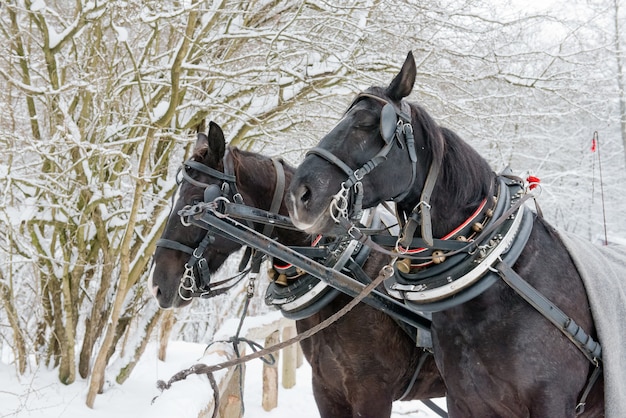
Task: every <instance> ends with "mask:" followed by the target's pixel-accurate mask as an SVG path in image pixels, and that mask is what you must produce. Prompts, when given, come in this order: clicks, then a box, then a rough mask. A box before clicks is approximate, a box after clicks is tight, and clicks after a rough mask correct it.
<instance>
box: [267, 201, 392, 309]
mask: <svg viewBox="0 0 626 418" xmlns="http://www.w3.org/2000/svg"><path fill="white" fill-rule="evenodd" d="M360 225H363V226H366V227H368V228H378V227H379V225H380V218H379V217H378V215H377V213H376V211H375V210H366V211H365V212H364V213H363V215H362V217H361V223H360ZM292 249H293V250H295V251H297V252H299V253H301V254H306V255H307V256H309V257H310V258H312V259H313V260H315V261H317V262H319V263H322V264H324V265H326V266H329V267H332V268H333V269H334V270H337V271H343V272H345V273H346V274H348V275H349V276H351V277H353V278H355V279H356V280H359V281H360V282H361V283H364V284H366V283H369V282H370V280H369V277H368V276H367V275H366V274H365V273H364V272H363V270H362V267H363V265H364V264H365V261H367V258H368V256H369V254H370V248H369V247H367V246H364V245H363V244H361V243H360V242H358V241H356V240H345V239H343V240H337V239H334V240H327V239H326V238H324V237H322V236H318V237H317V238H316V239H315V240H314V241H313V243H312V245H311V247H306V248H303V247H292ZM268 275H269V276H270V279H271V280H272V282H271V283H270V284H269V286H268V287H267V291H266V293H265V303H266V304H267V305H270V306H275V307H277V308H279V309H280V310H281V312H282V314H283V315H284V316H285V317H286V318H289V319H295V320H300V319H304V318H307V317H309V316H311V315H313V314H315V313H317V312H319V311H320V310H321V309H322V308H323V307H325V306H326V305H328V304H329V303H330V302H331V301H333V300H334V299H335V298H336V297H337V296H338V295H339V294H340V293H341V292H340V291H339V290H337V289H335V288H333V287H332V286H330V285H329V284H328V283H326V282H325V281H323V280H320V279H319V278H317V277H315V276H313V275H311V274H308V273H306V272H304V271H303V270H301V269H299V268H297V267H296V266H294V265H293V264H289V263H282V262H279V261H274V262H273V264H272V268H271V269H270V270H269V271H268Z"/></svg>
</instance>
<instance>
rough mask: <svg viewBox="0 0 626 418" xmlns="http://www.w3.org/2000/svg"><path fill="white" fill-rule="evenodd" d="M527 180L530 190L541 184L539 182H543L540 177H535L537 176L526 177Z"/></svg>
mask: <svg viewBox="0 0 626 418" xmlns="http://www.w3.org/2000/svg"><path fill="white" fill-rule="evenodd" d="M526 181H527V182H528V188H529V189H530V190H532V189H534V188H535V187H537V186H538V185H539V183H541V180H540V179H539V177H535V176H528V177H526Z"/></svg>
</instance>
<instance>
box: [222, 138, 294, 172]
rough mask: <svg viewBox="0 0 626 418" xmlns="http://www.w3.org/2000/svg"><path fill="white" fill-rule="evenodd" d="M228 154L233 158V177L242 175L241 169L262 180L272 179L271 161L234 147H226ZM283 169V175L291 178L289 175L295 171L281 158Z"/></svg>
mask: <svg viewBox="0 0 626 418" xmlns="http://www.w3.org/2000/svg"><path fill="white" fill-rule="evenodd" d="M228 152H229V153H230V155H231V156H232V158H233V162H234V166H235V167H234V169H235V175H236V176H238V177H239V176H240V175H243V173H242V172H241V171H242V167H245V169H246V170H247V171H249V172H252V173H255V176H261V177H262V178H273V177H274V173H275V170H274V164H273V163H272V159H271V158H269V157H266V156H264V155H262V154H258V153H256V152H251V151H245V150H242V149H239V148H237V147H234V146H228ZM281 162H282V164H283V167H284V168H285V174H286V175H289V177H291V174H292V173H293V172H294V171H295V168H293V167H292V166H290V165H289V164H287V163H285V161H284V160H283V159H282V158H281Z"/></svg>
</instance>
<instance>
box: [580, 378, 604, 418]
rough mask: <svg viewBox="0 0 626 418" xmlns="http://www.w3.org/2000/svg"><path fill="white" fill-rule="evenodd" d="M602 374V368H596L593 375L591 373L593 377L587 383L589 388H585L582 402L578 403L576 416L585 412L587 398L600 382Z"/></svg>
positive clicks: (581, 397) (581, 396)
mask: <svg viewBox="0 0 626 418" xmlns="http://www.w3.org/2000/svg"><path fill="white" fill-rule="evenodd" d="M601 374H602V367H599V366H596V368H595V369H594V370H593V373H591V377H590V378H589V381H588V382H587V386H585V390H584V391H583V393H582V395H580V400H579V401H578V405H576V415H580V414H582V413H583V412H585V405H586V404H587V396H589V393H590V392H591V389H592V388H593V385H594V384H595V383H596V381H597V380H598V378H599V377H600V375H601Z"/></svg>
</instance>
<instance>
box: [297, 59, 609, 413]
mask: <svg viewBox="0 0 626 418" xmlns="http://www.w3.org/2000/svg"><path fill="white" fill-rule="evenodd" d="M415 77H416V66H415V60H414V58H413V55H412V53H409V55H408V56H407V59H406V61H405V63H404V64H403V66H402V69H401V70H400V72H399V73H398V74H397V75H396V76H395V77H394V79H393V81H392V82H391V83H390V84H389V86H388V87H386V88H385V87H370V88H369V89H367V90H366V91H364V92H363V93H360V94H359V95H358V96H357V98H356V99H355V100H354V101H353V102H352V104H351V105H350V107H349V108H348V110H347V111H346V113H345V114H344V116H343V118H342V119H341V121H339V123H338V124H337V125H336V126H335V127H334V128H333V129H332V130H331V131H330V133H328V134H327V135H326V136H325V137H324V138H322V140H321V142H320V143H319V145H318V147H316V148H314V149H312V150H311V151H310V152H309V153H308V155H307V157H306V158H305V159H304V160H303V162H302V164H301V165H300V166H299V167H298V169H297V171H296V173H295V174H294V176H293V178H292V182H291V186H290V189H289V192H288V195H287V196H286V199H285V200H286V201H287V203H288V207H289V212H290V215H291V219H292V221H293V223H294V224H295V225H296V226H298V227H299V228H301V229H302V230H305V231H307V232H309V233H320V234H324V233H329V232H330V231H335V230H336V228H337V223H341V222H342V221H344V220H345V219H346V218H347V216H342V215H345V214H349V212H350V209H351V207H352V206H351V203H352V202H354V201H355V200H358V199H356V197H355V196H358V195H359V193H361V199H362V206H363V207H373V206H375V205H377V204H379V203H380V202H383V201H387V200H392V199H393V200H395V201H396V204H397V208H398V218H399V221H400V222H402V223H404V225H405V226H404V228H405V229H404V231H405V233H404V235H402V234H401V235H400V237H399V238H398V242H397V245H396V247H395V248H396V253H397V254H398V255H401V256H403V255H411V254H419V252H414V253H411V251H409V250H408V248H415V247H414V246H411V243H414V242H418V243H419V245H418V247H420V248H419V250H420V251H422V253H423V251H424V250H428V249H429V248H436V246H437V243H439V244H441V243H444V240H445V239H447V238H450V237H451V240H453V241H456V243H454V242H453V243H450V244H447V245H453V244H458V245H457V246H456V247H444V250H443V251H439V252H437V253H435V252H433V253H432V254H431V257H430V261H429V262H427V261H426V260H428V257H423V259H422V263H421V264H419V263H417V264H415V263H414V262H415V261H416V260H417V259H418V257H417V256H415V257H414V259H413V260H412V262H411V263H410V266H409V265H406V264H405V265H404V268H403V270H404V272H405V273H407V274H405V276H403V277H404V281H403V282H402V280H400V279H397V282H396V284H395V285H394V286H395V289H400V290H399V291H398V292H397V293H398V296H397V297H399V298H407V299H411V298H413V299H412V300H407V302H408V303H414V304H415V306H416V307H419V306H420V301H419V300H418V299H419V297H421V296H422V293H420V291H421V290H423V289H426V290H429V286H433V287H434V285H435V282H434V280H435V279H434V277H436V275H434V274H433V276H432V277H426V276H427V275H428V274H429V271H430V269H431V267H432V268H433V269H437V268H442V267H441V266H443V265H444V264H443V262H444V261H445V258H444V257H445V255H446V252H448V254H450V255H454V256H455V257H456V256H459V254H461V256H462V257H470V256H471V253H473V252H472V251H470V252H469V253H465V254H463V251H464V248H470V247H469V246H468V244H467V243H470V244H471V241H472V239H473V238H471V237H472V236H475V235H476V234H478V233H479V232H480V231H481V230H482V229H483V228H484V229H485V232H487V231H486V230H487V229H491V230H495V228H497V227H498V228H500V227H502V223H504V222H512V221H511V219H528V220H529V222H527V224H528V227H527V228H526V229H527V231H528V233H527V235H526V238H525V239H527V241H526V244H525V246H523V244H522V245H521V246H520V248H519V252H518V256H517V260H516V261H515V262H514V264H513V269H514V270H515V271H516V272H517V273H518V274H519V276H521V277H523V278H524V279H525V280H527V281H528V282H529V283H530V284H531V285H532V286H534V287H535V288H536V289H538V290H539V292H541V293H542V294H543V295H544V296H545V297H547V298H548V299H549V300H551V301H552V302H553V303H554V304H555V305H556V306H558V307H559V308H561V309H562V311H564V312H566V313H567V314H568V315H569V316H570V318H572V319H573V320H574V321H576V323H577V324H578V325H579V326H580V327H581V328H582V329H584V330H586V331H587V332H588V333H590V334H591V335H592V336H593V337H595V334H596V331H595V328H594V323H593V320H592V317H591V313H590V306H589V301H588V298H587V295H586V293H585V289H584V287H583V282H582V279H581V277H580V275H579V273H578V271H577V269H576V268H575V266H574V264H573V262H572V260H571V258H570V255H569V254H568V252H567V251H566V249H565V247H564V245H563V244H562V242H561V240H560V239H559V237H558V236H557V233H556V231H555V230H554V229H553V228H552V227H551V226H549V225H548V224H547V223H546V222H545V221H544V220H543V219H542V218H541V217H540V216H537V215H536V214H534V213H533V212H532V211H530V210H529V209H528V208H523V205H522V203H523V200H521V201H520V203H519V205H518V208H519V207H522V208H521V209H520V210H522V209H523V211H522V212H520V213H524V216H525V217H524V218H522V215H520V216H510V215H511V213H512V212H507V213H506V214H505V215H506V216H505V217H503V218H502V219H500V220H498V222H496V225H494V226H493V227H491V226H489V225H491V221H490V220H489V219H490V217H494V219H495V216H494V214H493V211H494V210H496V207H495V206H497V205H496V203H494V202H496V200H497V201H504V200H506V199H496V198H495V197H496V194H497V193H496V192H497V190H500V191H502V190H503V189H507V188H508V187H509V186H507V185H504V186H499V184H503V183H500V181H501V180H500V179H501V178H502V176H500V177H499V176H497V175H496V174H495V173H493V172H492V170H491V168H490V166H489V164H488V163H487V162H486V161H485V160H484V159H483V158H482V157H481V156H480V155H479V154H478V153H477V152H476V151H475V150H474V149H472V148H471V147H470V146H469V145H468V144H467V143H465V142H464V141H463V140H462V139H461V138H460V137H459V136H457V135H456V134H454V133H453V132H451V131H450V130H448V129H445V128H442V127H440V126H438V125H437V123H435V122H434V120H433V119H432V118H431V117H430V116H429V115H428V114H427V113H426V112H425V111H424V109H423V108H422V107H420V106H418V105H416V104H414V103H408V102H406V101H405V100H404V98H405V97H407V96H408V95H409V93H410V92H411V91H412V89H413V85H414V83H415ZM346 178H347V179H346ZM511 179H512V176H509V179H506V182H508V183H510V182H511V181H510V180H511ZM506 182H505V183H506ZM508 183H507V184H508ZM521 183H522V186H520V187H518V190H519V189H520V188H521V189H522V191H524V190H523V188H524V187H525V186H524V182H523V181H521ZM355 184H361V185H362V189H361V190H360V191H359V190H357V191H354V188H353V187H352V186H353V185H355ZM492 197H493V198H492ZM511 199H513V200H516V199H518V195H515V194H513V197H512V198H511ZM492 204H493V205H494V207H491V205H492ZM509 207H510V208H512V209H515V206H513V205H511V206H509ZM468 219H469V220H472V222H468ZM476 220H477V221H478V222H473V221H476ZM483 220H485V221H483ZM520 222H521V221H520ZM474 223H478V225H476V226H474V225H473V224H474ZM498 224H499V225H498ZM518 225H521V224H518ZM522 229H524V228H522V227H521V226H520V227H519V230H520V231H521V230H522ZM416 230H417V232H415V231H416ZM461 230H463V231H465V232H463V233H460V232H458V231H461ZM407 231H408V232H407ZM450 231H453V232H450ZM407 234H408V236H407ZM471 234H474V235H471ZM520 234H521V232H520ZM476 239H478V238H476ZM499 240H501V237H494V240H493V241H488V242H489V245H485V246H484V247H481V248H480V250H481V251H482V250H485V251H489V248H490V247H492V246H496V245H495V244H497V243H498V242H499ZM459 241H460V243H459ZM448 242H450V239H448V240H446V241H445V243H448ZM433 243H434V244H433ZM492 244H493V245H492ZM514 246H515V244H511V247H514ZM387 247H388V248H389V246H387ZM454 248H457V249H458V251H451V249H454ZM475 249H478V248H475ZM511 251H513V250H511ZM442 255H443V256H442ZM476 256H477V255H476ZM455 257H449V258H450V261H451V259H452V258H455ZM439 263H442V264H439ZM459 263H461V264H459V265H457V267H455V268H460V267H459V266H461V265H462V262H459ZM396 266H398V268H397V269H396V270H401V269H400V267H401V266H400V264H396ZM489 268H492V267H489ZM396 273H397V272H396ZM489 273H490V271H487V272H486V275H485V276H484V277H491V276H490V275H489ZM422 276H424V277H426V278H425V279H424V280H418V281H413V279H412V277H422ZM464 277H469V276H464ZM495 277H497V276H495ZM444 279H445V280H444V283H443V284H438V285H441V286H444V287H445V286H449V287H450V289H452V283H454V281H452V280H453V276H452V275H450V276H447V277H446V275H444ZM429 280H432V281H430V282H429ZM475 280H476V282H475V283H476V284H477V286H478V287H480V286H482V284H481V283H483V282H481V281H480V280H482V279H480V280H478V279H477V278H476V279H475ZM487 280H489V281H488V283H487V284H485V285H484V286H483V288H481V289H478V290H479V291H478V290H477V291H476V292H474V293H472V289H473V288H472V287H468V288H467V292H466V293H462V292H461V293H456V294H455V296H457V295H458V296H457V297H458V302H459V303H455V301H454V299H453V300H452V301H451V302H450V303H449V304H448V305H445V303H447V302H446V301H445V300H436V301H435V302H434V306H435V307H434V308H432V309H430V310H431V311H433V314H432V323H433V325H432V333H433V340H434V341H433V345H434V355H435V359H436V362H437V366H438V368H439V370H440V371H441V374H442V376H443V378H444V381H445V384H446V387H447V390H448V393H447V403H448V413H449V416H450V417H480V418H484V417H507V418H512V417H519V418H522V417H537V418H546V417H574V416H575V415H576V408H577V404H578V403H579V400H581V399H582V398H583V393H584V392H585V389H586V388H591V389H590V390H591V393H590V394H589V396H588V398H587V401H586V408H584V413H583V414H582V415H580V416H584V417H600V416H604V401H603V393H604V383H603V379H602V378H600V379H598V380H597V381H595V384H588V383H589V382H593V381H594V379H592V378H591V376H597V373H596V374H594V373H593V372H594V371H595V370H596V368H595V367H594V365H593V364H592V362H591V361H589V360H588V358H587V357H586V356H585V355H583V354H584V353H583V352H581V350H579V349H578V348H577V347H576V346H575V345H574V344H573V343H572V342H570V340H569V339H568V338H566V337H565V336H564V335H563V334H562V333H561V332H560V330H559V329H557V327H555V326H553V325H552V324H551V323H550V322H548V321H547V320H546V318H544V317H543V316H542V315H541V314H539V313H538V312H537V311H536V310H535V309H534V308H533V307H531V305H530V304H529V303H527V302H526V301H525V300H523V299H522V298H521V297H519V296H518V294H516V293H515V292H514V291H513V290H512V289H511V288H510V287H509V286H507V284H505V282H504V281H502V280H499V279H496V280H492V279H487ZM450 281H452V283H448V282H450ZM437 289H439V288H435V289H434V290H435V291H436V290H437ZM481 292H482V293H481ZM407 295H408V296H407ZM442 297H443V296H442ZM429 302H430V301H429ZM421 306H424V307H428V304H422V305H421ZM437 306H438V308H437ZM592 360H593V359H592Z"/></svg>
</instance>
